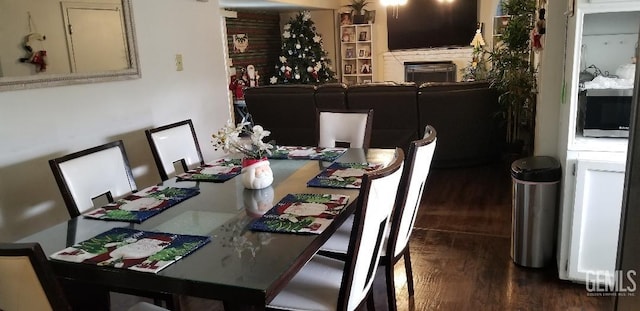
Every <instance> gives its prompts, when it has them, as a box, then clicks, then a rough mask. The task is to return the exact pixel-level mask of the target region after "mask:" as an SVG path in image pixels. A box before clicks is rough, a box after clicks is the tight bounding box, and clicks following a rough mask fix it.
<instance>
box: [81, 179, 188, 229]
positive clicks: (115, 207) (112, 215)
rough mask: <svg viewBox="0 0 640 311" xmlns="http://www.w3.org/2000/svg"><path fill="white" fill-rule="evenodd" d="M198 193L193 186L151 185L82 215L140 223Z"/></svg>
mask: <svg viewBox="0 0 640 311" xmlns="http://www.w3.org/2000/svg"><path fill="white" fill-rule="evenodd" d="M199 193H200V191H199V190H198V189H194V188H176V187H164V186H152V187H148V188H145V189H143V190H141V191H138V192H134V193H132V194H130V195H128V196H126V197H124V198H122V199H120V200H117V201H116V202H113V203H109V204H107V205H105V206H102V207H99V208H97V209H93V210H91V211H89V212H87V213H85V214H83V215H84V216H85V217H88V218H95V219H102V220H115V221H127V222H135V223H141V222H143V221H145V220H146V219H148V218H149V217H152V216H155V215H157V214H158V213H160V212H162V211H164V210H165V209H167V208H169V207H171V206H174V205H176V204H178V203H180V202H182V201H184V200H186V199H188V198H191V197H193V196H195V195H197V194H199Z"/></svg>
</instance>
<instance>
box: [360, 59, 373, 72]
mask: <svg viewBox="0 0 640 311" xmlns="http://www.w3.org/2000/svg"><path fill="white" fill-rule="evenodd" d="M360 73H365V74H366V73H371V65H370V64H369V63H367V62H364V63H363V64H362V68H360Z"/></svg>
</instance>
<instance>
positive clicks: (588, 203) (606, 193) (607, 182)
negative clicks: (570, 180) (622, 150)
mask: <svg viewBox="0 0 640 311" xmlns="http://www.w3.org/2000/svg"><path fill="white" fill-rule="evenodd" d="M624 168H625V164H624V163H622V162H619V163H612V162H600V161H584V160H578V162H577V165H576V192H575V200H574V202H575V204H574V207H573V218H572V220H573V221H572V225H571V248H570V250H569V265H568V268H569V278H570V279H572V280H576V281H587V280H589V281H596V277H598V278H600V280H602V279H603V278H604V279H606V280H605V282H607V283H608V284H612V282H613V281H614V270H615V264H616V255H617V250H618V233H619V230H620V212H621V208H622V190H623V187H624ZM603 276H608V277H603Z"/></svg>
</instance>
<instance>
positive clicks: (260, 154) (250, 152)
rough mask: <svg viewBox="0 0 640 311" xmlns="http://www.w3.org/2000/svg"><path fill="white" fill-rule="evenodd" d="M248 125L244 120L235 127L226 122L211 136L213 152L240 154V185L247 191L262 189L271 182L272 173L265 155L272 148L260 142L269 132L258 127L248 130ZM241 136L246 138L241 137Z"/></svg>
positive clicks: (270, 145) (269, 152)
mask: <svg viewBox="0 0 640 311" xmlns="http://www.w3.org/2000/svg"><path fill="white" fill-rule="evenodd" d="M250 124H251V123H250V122H247V121H246V120H245V119H242V122H240V123H238V124H237V125H233V122H231V121H228V122H227V125H226V126H225V127H223V128H221V129H220V130H218V132H217V133H214V134H213V135H211V136H212V138H213V141H212V143H213V146H214V148H215V150H218V149H222V150H223V151H224V152H226V153H240V154H242V156H243V158H242V173H241V176H240V177H241V179H242V184H243V185H244V187H245V188H247V189H263V188H266V187H269V186H270V185H271V183H272V182H273V171H271V167H270V163H269V159H268V158H267V155H270V154H271V150H272V149H273V148H274V146H273V145H272V144H271V143H265V142H263V141H262V140H263V139H264V138H265V137H267V136H269V134H271V132H269V131H265V130H264V129H263V128H262V126H260V125H254V126H253V127H252V128H250V129H248V125H250ZM241 134H243V135H244V136H247V137H248V138H245V137H241Z"/></svg>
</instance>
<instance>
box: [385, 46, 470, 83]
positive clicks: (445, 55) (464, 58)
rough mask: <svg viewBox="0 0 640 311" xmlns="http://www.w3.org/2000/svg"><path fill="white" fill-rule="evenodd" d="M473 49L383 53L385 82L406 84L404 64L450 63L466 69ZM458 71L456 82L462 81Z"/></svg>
mask: <svg viewBox="0 0 640 311" xmlns="http://www.w3.org/2000/svg"><path fill="white" fill-rule="evenodd" d="M472 52H473V48H472V47H464V48H454V49H424V50H406V51H393V52H386V53H383V55H382V57H383V59H384V76H383V80H384V81H394V82H404V64H405V63H411V62H442V61H450V62H453V63H454V64H456V66H457V67H458V69H462V68H464V67H466V66H467V65H468V64H469V62H470V61H471V53H472ZM461 76H462V75H461V74H460V70H458V73H457V78H456V81H460V79H461Z"/></svg>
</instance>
